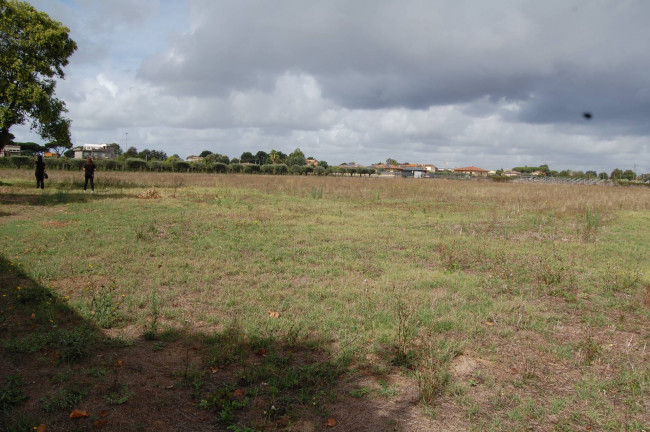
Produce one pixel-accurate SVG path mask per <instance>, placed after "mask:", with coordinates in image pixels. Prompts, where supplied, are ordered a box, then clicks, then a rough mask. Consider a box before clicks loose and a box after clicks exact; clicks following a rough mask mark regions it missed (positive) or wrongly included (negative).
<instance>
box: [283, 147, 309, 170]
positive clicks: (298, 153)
mask: <svg viewBox="0 0 650 432" xmlns="http://www.w3.org/2000/svg"><path fill="white" fill-rule="evenodd" d="M285 163H286V164H287V165H288V166H303V165H307V158H305V154H304V153H303V152H302V150H300V149H299V148H297V149H295V150H294V151H293V152H291V154H290V155H289V157H288V158H287V159H286V162H285Z"/></svg>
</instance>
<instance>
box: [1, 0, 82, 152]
mask: <svg viewBox="0 0 650 432" xmlns="http://www.w3.org/2000/svg"><path fill="white" fill-rule="evenodd" d="M69 31H70V30H69V29H68V28H67V27H65V26H64V25H63V24H61V23H60V22H58V21H55V20H53V19H51V18H50V17H49V16H48V15H47V14H45V13H43V12H39V11H37V10H36V9H34V8H33V7H32V6H31V5H29V4H28V3H26V2H22V1H17V0H0V53H1V54H0V149H2V148H3V147H4V146H5V145H7V144H9V143H10V142H11V140H12V139H13V138H12V136H13V135H12V134H11V133H10V132H9V129H10V128H11V127H12V126H15V125H22V124H25V122H27V121H28V119H29V120H31V128H32V130H36V131H37V133H38V134H39V135H40V136H41V137H42V138H43V139H45V140H48V141H56V142H57V143H60V144H61V145H63V146H66V145H68V144H69V145H72V144H71V142H70V120H68V119H67V118H65V117H63V114H64V113H65V112H67V109H66V107H65V103H64V102H63V101H61V100H59V99H57V98H56V97H55V96H54V89H55V87H56V79H57V78H61V79H63V78H65V74H64V73H63V68H64V67H65V66H66V65H67V64H68V57H70V56H71V55H72V53H74V51H75V50H76V49H77V44H76V43H75V42H74V41H73V40H72V39H70V38H69V37H68V33H69Z"/></svg>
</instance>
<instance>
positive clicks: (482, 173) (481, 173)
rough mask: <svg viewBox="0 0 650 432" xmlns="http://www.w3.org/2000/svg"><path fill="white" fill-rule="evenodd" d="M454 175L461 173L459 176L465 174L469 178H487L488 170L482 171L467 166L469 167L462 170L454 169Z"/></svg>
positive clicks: (481, 169)
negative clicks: (469, 176)
mask: <svg viewBox="0 0 650 432" xmlns="http://www.w3.org/2000/svg"><path fill="white" fill-rule="evenodd" d="M454 172H455V173H461V174H467V175H471V176H480V177H487V175H488V172H489V171H488V170H484V169H483V168H478V167H475V166H469V167H463V168H454Z"/></svg>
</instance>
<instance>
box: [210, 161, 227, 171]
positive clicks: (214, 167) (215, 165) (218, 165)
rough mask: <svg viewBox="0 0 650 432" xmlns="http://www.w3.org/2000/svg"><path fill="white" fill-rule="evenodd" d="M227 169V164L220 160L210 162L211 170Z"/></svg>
mask: <svg viewBox="0 0 650 432" xmlns="http://www.w3.org/2000/svg"><path fill="white" fill-rule="evenodd" d="M227 169H228V165H226V164H225V163H222V162H215V163H213V164H212V170H213V171H214V172H217V173H225V172H226V171H227Z"/></svg>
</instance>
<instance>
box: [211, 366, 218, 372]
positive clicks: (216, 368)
mask: <svg viewBox="0 0 650 432" xmlns="http://www.w3.org/2000/svg"><path fill="white" fill-rule="evenodd" d="M210 372H212V373H213V374H216V373H217V372H219V368H218V367H211V368H210Z"/></svg>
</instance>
